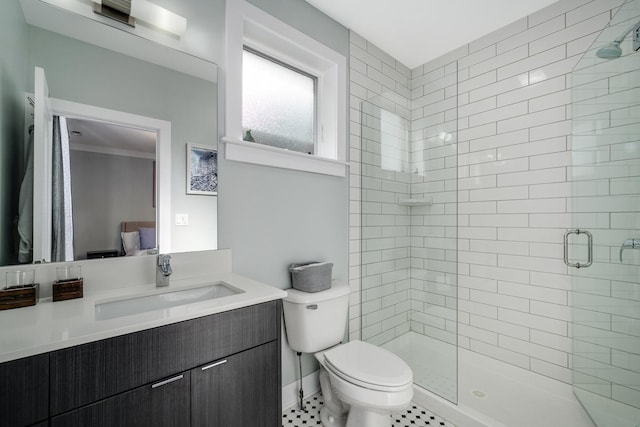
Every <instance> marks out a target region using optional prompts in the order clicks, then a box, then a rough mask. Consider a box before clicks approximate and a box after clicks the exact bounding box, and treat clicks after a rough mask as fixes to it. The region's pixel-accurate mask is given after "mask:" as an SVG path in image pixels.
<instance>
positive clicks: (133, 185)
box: [70, 150, 156, 259]
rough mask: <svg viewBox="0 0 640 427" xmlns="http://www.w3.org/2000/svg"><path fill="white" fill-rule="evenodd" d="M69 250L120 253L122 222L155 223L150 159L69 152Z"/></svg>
mask: <svg viewBox="0 0 640 427" xmlns="http://www.w3.org/2000/svg"><path fill="white" fill-rule="evenodd" d="M70 157H71V194H72V197H73V231H74V238H73V249H74V255H75V256H74V258H75V259H85V258H86V255H87V251H96V250H107V249H117V250H118V251H119V250H120V247H121V240H120V223H121V222H122V221H155V217H156V214H155V209H154V208H153V160H149V159H141V158H136V157H124V156H114V155H110V154H102V153H91V152H87V151H75V150H72V151H71V156H70Z"/></svg>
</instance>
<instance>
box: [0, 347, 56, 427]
mask: <svg viewBox="0 0 640 427" xmlns="http://www.w3.org/2000/svg"><path fill="white" fill-rule="evenodd" d="M48 416H49V355H48V354H41V355H38V356H33V357H26V358H24V359H18V360H14V361H11V362H7V363H2V364H0V426H3V427H13V426H25V425H29V424H35V423H37V422H39V421H43V420H46V419H47V417H48Z"/></svg>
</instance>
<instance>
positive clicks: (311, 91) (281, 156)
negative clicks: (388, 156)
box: [222, 1, 348, 176]
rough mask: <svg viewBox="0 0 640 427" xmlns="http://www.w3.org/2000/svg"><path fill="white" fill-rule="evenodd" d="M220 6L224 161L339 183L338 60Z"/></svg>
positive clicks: (273, 22)
mask: <svg viewBox="0 0 640 427" xmlns="http://www.w3.org/2000/svg"><path fill="white" fill-rule="evenodd" d="M227 6H228V7H227V8H226V14H227V16H226V20H227V68H228V72H227V74H226V96H225V109H224V111H225V117H226V120H225V134H226V136H225V137H223V138H222V142H223V143H225V144H226V147H225V159H227V160H234V161H240V162H246V163H254V164H260V165H266V166H274V167H280V168H287V169H295V170H301V171H307V172H313V173H321V174H327V175H334V176H345V175H346V166H347V165H348V163H346V158H347V150H346V136H347V126H346V124H347V107H346V106H347V61H346V58H345V56H344V55H342V54H340V53H338V52H336V51H334V50H332V49H331V48H329V47H327V46H325V45H323V44H322V43H319V42H317V41H316V40H314V39H313V38H311V37H309V36H307V35H306V34H304V33H302V32H300V31H298V30H296V29H294V28H292V27H290V26H288V25H286V24H285V23H283V22H282V21H279V20H277V19H276V18H274V17H272V16H271V15H269V14H267V13H265V12H264V11H262V10H260V9H259V8H256V7H255V6H253V5H251V4H249V3H248V2H246V1H238V2H230V3H229V2H228V4H227ZM248 130H250V138H248V137H249V135H247V131H248ZM243 139H253V140H254V141H255V142H256V143H251V142H246V141H243Z"/></svg>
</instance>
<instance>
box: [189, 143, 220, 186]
mask: <svg viewBox="0 0 640 427" xmlns="http://www.w3.org/2000/svg"><path fill="white" fill-rule="evenodd" d="M187 194H204V195H208V196H217V195H218V151H217V150H214V149H213V148H211V147H207V146H204V145H197V144H192V143H188V144H187Z"/></svg>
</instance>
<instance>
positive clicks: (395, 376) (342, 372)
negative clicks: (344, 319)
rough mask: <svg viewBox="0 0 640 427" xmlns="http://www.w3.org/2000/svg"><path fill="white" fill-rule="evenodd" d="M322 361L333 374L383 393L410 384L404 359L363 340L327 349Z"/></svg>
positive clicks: (408, 369)
mask: <svg viewBox="0 0 640 427" xmlns="http://www.w3.org/2000/svg"><path fill="white" fill-rule="evenodd" d="M324 359H325V362H326V364H327V365H328V366H327V367H328V368H329V369H330V370H331V371H333V372H334V373H335V374H336V375H339V376H340V377H342V378H343V379H344V380H346V381H349V382H351V383H354V384H358V385H362V386H363V387H367V388H372V389H377V390H384V389H393V388H396V387H405V386H407V384H410V383H411V382H413V372H411V368H409V366H408V365H407V364H406V363H405V362H404V360H402V359H401V358H399V357H398V356H396V355H395V354H393V353H391V352H390V351H388V350H385V349H383V348H381V347H378V346H375V345H372V344H369V343H366V342H363V341H357V340H354V341H349V342H348V343H346V344H343V345H339V346H337V347H335V348H333V349H331V350H328V351H326V352H325V353H324Z"/></svg>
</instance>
